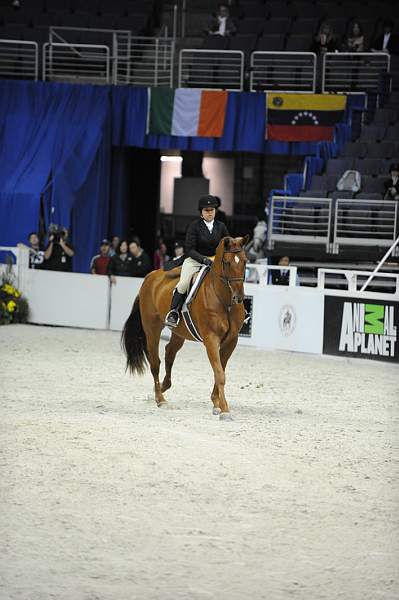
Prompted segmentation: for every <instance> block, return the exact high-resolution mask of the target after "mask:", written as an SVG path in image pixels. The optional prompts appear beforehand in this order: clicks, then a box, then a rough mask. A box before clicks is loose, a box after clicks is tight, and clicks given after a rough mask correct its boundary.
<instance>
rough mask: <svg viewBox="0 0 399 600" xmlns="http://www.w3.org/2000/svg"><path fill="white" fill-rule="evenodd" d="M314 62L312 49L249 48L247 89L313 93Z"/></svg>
mask: <svg viewBox="0 0 399 600" xmlns="http://www.w3.org/2000/svg"><path fill="white" fill-rule="evenodd" d="M316 63H317V56H316V54H314V53H313V52H269V51H268V52H266V51H265V52H261V51H256V52H252V54H251V69H250V90H251V92H255V91H273V90H278V91H281V92H283V91H286V92H294V91H295V92H308V93H314V92H315V91H316Z"/></svg>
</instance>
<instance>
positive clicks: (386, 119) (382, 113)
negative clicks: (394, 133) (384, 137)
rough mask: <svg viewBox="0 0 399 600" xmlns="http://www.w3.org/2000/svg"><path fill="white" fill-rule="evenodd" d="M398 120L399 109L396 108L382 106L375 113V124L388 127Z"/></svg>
mask: <svg viewBox="0 0 399 600" xmlns="http://www.w3.org/2000/svg"><path fill="white" fill-rule="evenodd" d="M397 120H398V111H397V109H395V108H380V109H378V110H377V111H376V113H375V115H374V121H373V123H374V125H382V126H385V127H388V126H389V125H393V124H394V123H396V122H397Z"/></svg>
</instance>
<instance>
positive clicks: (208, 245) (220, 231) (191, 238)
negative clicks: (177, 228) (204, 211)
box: [184, 218, 230, 263]
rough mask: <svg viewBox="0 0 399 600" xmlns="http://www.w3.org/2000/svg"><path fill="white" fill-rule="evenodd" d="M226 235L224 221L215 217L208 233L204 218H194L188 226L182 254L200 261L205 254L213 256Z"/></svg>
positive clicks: (227, 234) (227, 233)
mask: <svg viewBox="0 0 399 600" xmlns="http://www.w3.org/2000/svg"><path fill="white" fill-rule="evenodd" d="M226 236H227V237H229V236H230V234H229V232H228V230H227V227H226V225H225V224H224V223H221V222H220V221H216V219H215V220H214V222H213V229H212V233H210V232H209V229H208V227H207V226H206V225H205V222H204V219H201V218H199V219H196V220H195V221H193V222H192V223H191V224H190V225H189V226H188V229H187V233H186V241H185V243H184V254H185V256H190V257H191V258H193V259H194V260H196V261H198V262H199V263H202V261H203V259H204V257H205V256H214V254H215V252H216V248H217V247H218V245H219V242H220V240H221V239H222V238H224V237H226Z"/></svg>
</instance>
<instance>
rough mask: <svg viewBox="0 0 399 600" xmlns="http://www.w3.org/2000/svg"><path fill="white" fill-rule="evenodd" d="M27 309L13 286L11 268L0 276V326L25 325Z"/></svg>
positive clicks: (23, 299)
mask: <svg viewBox="0 0 399 600" xmlns="http://www.w3.org/2000/svg"><path fill="white" fill-rule="evenodd" d="M28 313H29V307H28V302H27V300H26V299H25V298H24V297H23V296H22V295H21V292H20V291H19V290H18V289H17V288H16V287H15V285H14V276H13V274H12V272H11V266H9V268H8V270H7V271H6V272H5V273H3V274H2V275H0V325H1V324H5V325H6V324H9V323H26V321H27V320H28Z"/></svg>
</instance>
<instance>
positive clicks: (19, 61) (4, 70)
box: [0, 39, 39, 81]
mask: <svg viewBox="0 0 399 600" xmlns="http://www.w3.org/2000/svg"><path fill="white" fill-rule="evenodd" d="M0 77H4V78H5V79H11V78H18V79H33V80H35V81H37V80H38V78H39V47H38V44H37V43H36V42H25V41H22V40H1V39H0Z"/></svg>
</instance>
